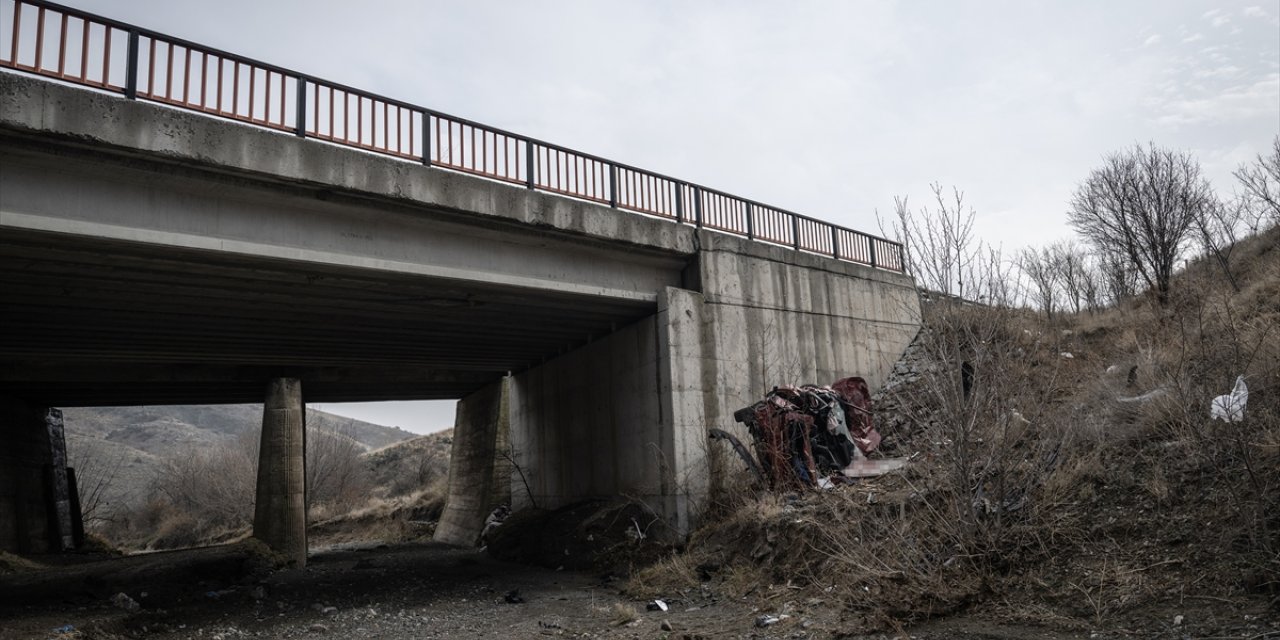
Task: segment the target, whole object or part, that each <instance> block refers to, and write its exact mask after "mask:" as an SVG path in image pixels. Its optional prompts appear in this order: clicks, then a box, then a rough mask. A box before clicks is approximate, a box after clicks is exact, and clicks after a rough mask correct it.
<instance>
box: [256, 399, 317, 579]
mask: <svg viewBox="0 0 1280 640" xmlns="http://www.w3.org/2000/svg"><path fill="white" fill-rule="evenodd" d="M306 478H307V473H306V410H305V407H304V405H303V403H302V383H301V382H300V381H299V380H297V379H296V378H276V379H274V380H272V381H271V382H270V383H269V384H268V386H267V397H266V401H265V402H264V403H263V407H262V440H261V446H260V447H259V449H258V485H257V501H256V502H255V504H254V512H253V537H255V538H257V539H259V540H261V541H263V542H265V543H266V544H267V546H269V547H271V548H272V549H273V550H275V551H277V552H279V553H280V554H282V555H284V556H285V558H286V559H287V560H288V562H289V564H291V565H293V566H295V567H298V568H301V567H304V566H306V564H307V496H306Z"/></svg>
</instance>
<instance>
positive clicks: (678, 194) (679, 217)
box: [671, 182, 684, 224]
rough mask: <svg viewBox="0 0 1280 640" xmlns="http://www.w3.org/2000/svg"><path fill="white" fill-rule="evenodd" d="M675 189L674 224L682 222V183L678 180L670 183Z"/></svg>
mask: <svg viewBox="0 0 1280 640" xmlns="http://www.w3.org/2000/svg"><path fill="white" fill-rule="evenodd" d="M671 184H673V185H675V189H676V224H682V223H683V222H684V184H682V183H679V182H673V183H671Z"/></svg>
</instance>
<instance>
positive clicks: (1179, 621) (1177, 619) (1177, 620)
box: [1173, 614, 1183, 627]
mask: <svg viewBox="0 0 1280 640" xmlns="http://www.w3.org/2000/svg"><path fill="white" fill-rule="evenodd" d="M1182 620H1183V618H1182V615H1181V614H1179V615H1176V616H1174V617H1173V626H1175V627H1181V626H1182Z"/></svg>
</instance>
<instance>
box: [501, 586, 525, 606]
mask: <svg viewBox="0 0 1280 640" xmlns="http://www.w3.org/2000/svg"><path fill="white" fill-rule="evenodd" d="M502 599H503V600H505V601H506V602H507V604H520V603H521V602H524V596H522V595H520V590H519V589H512V590H511V591H508V592H507V594H506V595H504V596H502Z"/></svg>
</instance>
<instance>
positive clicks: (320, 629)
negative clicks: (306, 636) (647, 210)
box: [307, 622, 329, 633]
mask: <svg viewBox="0 0 1280 640" xmlns="http://www.w3.org/2000/svg"><path fill="white" fill-rule="evenodd" d="M328 630H329V627H326V626H325V625H322V624H320V623H319V622H317V623H315V624H313V625H311V626H310V627H307V631H310V632H311V633H324V632H326V631H328Z"/></svg>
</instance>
